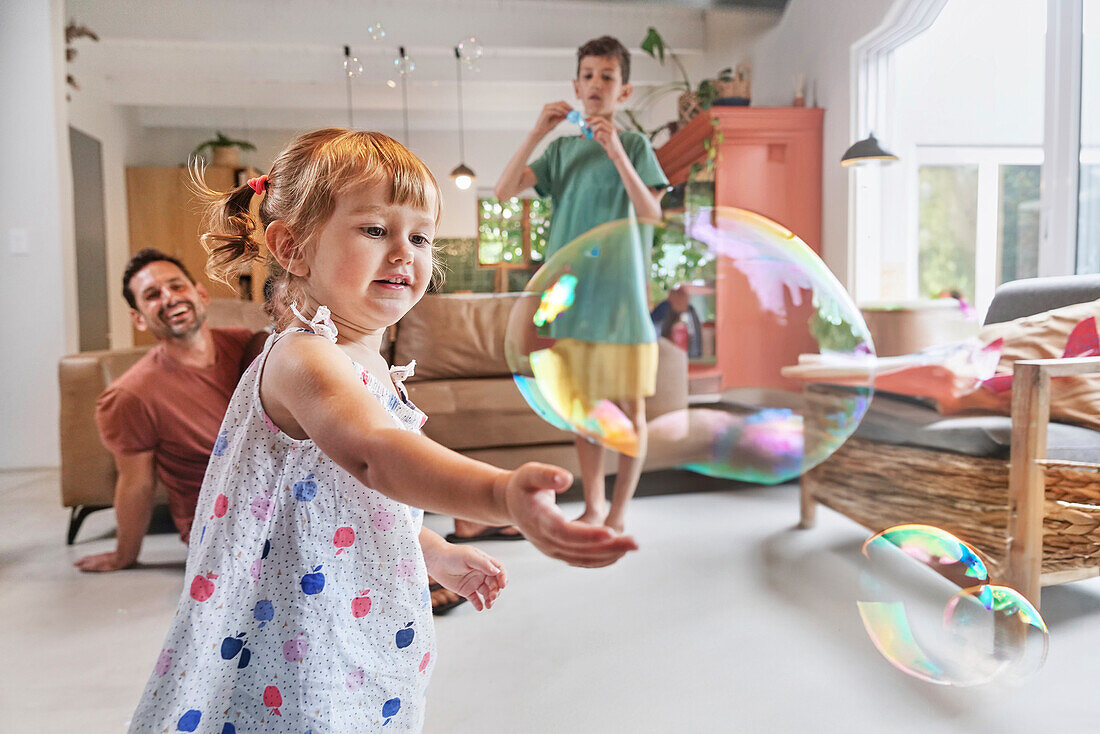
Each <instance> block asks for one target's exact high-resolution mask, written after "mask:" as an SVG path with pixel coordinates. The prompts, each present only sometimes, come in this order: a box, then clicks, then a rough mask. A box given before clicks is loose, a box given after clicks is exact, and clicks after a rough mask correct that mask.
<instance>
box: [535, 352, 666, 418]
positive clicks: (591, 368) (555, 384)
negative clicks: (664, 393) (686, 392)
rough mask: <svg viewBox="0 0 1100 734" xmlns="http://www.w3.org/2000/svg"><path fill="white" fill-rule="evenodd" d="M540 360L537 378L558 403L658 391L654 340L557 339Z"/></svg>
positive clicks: (632, 396) (615, 398)
mask: <svg viewBox="0 0 1100 734" xmlns="http://www.w3.org/2000/svg"><path fill="white" fill-rule="evenodd" d="M548 351H549V353H550V354H549V355H546V357H549V359H547V358H544V359H543V360H541V363H540V367H542V369H540V370H539V375H538V381H539V384H540V387H541V388H542V389H543V390H544V391H550V392H554V393H555V397H556V398H557V400H558V401H560V402H559V404H560V405H571V404H573V402H574V401H579V402H580V403H581V404H582V405H586V406H592V405H595V404H596V403H597V402H599V401H600V400H611V401H618V400H630V399H638V398H645V397H648V396H650V395H653V394H654V393H655V392H657V342H648V343H646V344H610V343H607V342H586V341H581V340H579V339H558V340H557V341H556V342H555V343H554V345H553V346H552V347H550V349H549V350H548Z"/></svg>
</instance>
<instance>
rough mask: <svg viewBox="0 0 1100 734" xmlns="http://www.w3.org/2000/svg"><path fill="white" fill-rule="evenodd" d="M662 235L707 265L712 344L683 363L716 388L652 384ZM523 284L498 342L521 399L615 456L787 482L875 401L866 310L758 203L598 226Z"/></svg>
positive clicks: (669, 245) (825, 452)
mask: <svg viewBox="0 0 1100 734" xmlns="http://www.w3.org/2000/svg"><path fill="white" fill-rule="evenodd" d="M655 240H656V241H658V242H660V243H662V250H661V252H662V256H664V257H667V256H668V254H669V252H672V253H673V254H675V253H676V252H680V251H682V252H684V253H685V255H684V256H683V257H685V258H686V257H687V255H686V253H691V256H692V257H693V258H694V259H695V261H696V262H699V263H703V264H704V265H708V264H709V267H710V269H711V270H712V271H713V280H712V281H711V284H712V286H713V287H712V288H710V289H709V290H710V291H711V292H713V293H714V304H713V305H714V312H715V319H714V323H713V343H714V354H713V355H712V356H710V357H706V356H704V357H703V358H701V359H696V360H694V361H693V363H692V367H691V371H692V374H693V375H703V376H705V377H706V378H707V379H710V380H712V381H713V383H714V388H713V390H710V391H708V392H707V393H706V394H699V392H698V391H694V394H692V395H690V396H689V397H688V398H687V399H686V400H685V399H683V395H684V394H685V393H687V388H688V386H687V385H669V384H658V383H657V381H656V379H655V375H656V364H657V354H658V349H657V338H658V328H660V327H662V326H663V327H664V329H665V331H666V332H667V331H668V320H667V318H666V319H665V320H660V319H658V321H657V322H655V321H654V320H652V319H651V316H650V305H651V304H650V299H649V292H650V289H651V288H650V283H649V273H650V262H649V254H648V253H649V252H650V246H651V243H652V242H653V241H655ZM677 247H680V248H681V250H677V249H676V248H677ZM526 294H527V297H525V298H521V299H520V300H519V302H518V303H517V305H516V307H515V309H514V311H513V312H512V316H511V320H510V323H509V328H508V334H507V338H506V342H505V352H506V356H507V359H508V363H509V366H510V368H511V370H512V372H513V374H514V376H515V379H516V384H517V385H518V386H519V388H520V391H521V392H522V393H523V395H524V397H525V398H526V399H527V402H528V403H529V404H530V405H531V407H532V408H533V409H534V410H535V411H536V412H537V413H538V414H539V415H540V416H542V417H543V418H544V419H545V420H547V421H549V422H550V423H552V424H554V425H556V426H558V427H560V428H563V429H566V430H571V431H573V432H575V433H577V434H579V435H582V436H585V437H586V438H588V439H590V440H592V441H596V442H598V443H601V444H603V445H604V446H606V447H608V448H611V449H614V450H616V451H619V452H621V453H624V454H629V455H636V454H637V453H639V451H641V450H643V449H646V448H647V450H648V454H649V455H650V456H651V457H652V458H653V459H654V461H655V463H659V464H661V465H663V466H669V465H679V466H684V467H686V468H688V469H691V470H693V471H697V472H700V473H703V474H708V475H711V476H717V477H724V478H730V479H738V480H744V481H753V482H761V483H767V484H775V483H780V482H785V481H788V480H790V479H792V478H794V477H797V476H799V475H800V474H801V473H802V472H804V471H806V470H808V469H810V468H812V467H813V466H815V465H817V464H819V463H820V462H822V461H824V460H825V459H826V458H828V457H829V456H830V455H831V454H832V453H833V452H834V451H835V450H836V449H837V448H839V447H840V445H841V444H842V443H843V442H844V441H845V440H846V439H847V438H848V436H850V435H851V434H852V433H853V432H854V431H855V429H856V427H857V426H858V425H859V422H860V420H861V419H862V417H863V414H864V413H865V412H866V410H867V405H868V403H869V401H870V398H871V387H870V380H869V379H868V377H867V375H868V359H869V358H871V357H873V354H874V349H873V346H872V344H871V339H870V335H869V333H868V331H867V327H866V325H865V324H864V322H863V318H862V316H861V315H860V312H859V310H858V309H857V308H856V307H855V304H854V303H853V302H852V300H851V298H850V297H849V296H848V293H847V292H846V291H845V290H844V288H843V286H841V285H840V283H839V281H837V279H836V278H835V277H834V276H833V274H832V273H831V272H830V271H829V269H828V268H827V267H826V266H825V264H824V263H823V262H822V261H821V260H820V259H819V258H818V257H817V255H816V254H815V253H814V252H813V251H812V250H811V249H810V248H809V247H808V246H807V245H806V244H805V243H804V242H802V240H800V239H799V238H798V237H797V236H795V235H794V234H793V233H792V232H790V231H789V230H787V229H785V228H783V227H782V226H780V225H778V224H776V223H775V222H772V221H771V220H769V219H766V218H764V217H762V216H760V215H757V214H754V213H752V212H748V211H745V210H741V209H730V208H719V209H713V210H711V209H702V210H698V211H696V212H694V213H693V214H692V216H690V217H688V218H686V220H685V223H684V224H682V225H681V224H674V223H670V222H660V223H645V222H638V221H634V220H621V221H616V222H610V223H608V224H605V225H601V226H599V227H596V228H595V229H593V230H591V231H589V232H587V233H585V234H584V235H582V236H581V237H578V238H577V239H576V240H574V241H573V242H571V243H569V244H568V245H566V246H565V247H563V248H562V249H561V250H559V251H558V252H557V253H555V254H554V255H553V256H552V257H551V258H550V259H549V260H548V261H547V262H546V264H545V265H544V266H543V267H542V268H541V269H540V270H539V271H538V273H536V274H535V276H534V277H533V278H532V279H531V282H530V283H529V284H528V286H527V289H526ZM679 312H680V310H679V309H676V310H673V312H672V313H673V314H674V315H675V314H677V313H679ZM684 313H686V312H684ZM683 319H684V322H685V323H684V328H687V327H688V325H689V324H691V322H688V321H687V317H686V316H684V317H683ZM673 326H674V327H675V326H676V325H675V324H674V325H673ZM708 327H709V324H707V323H704V324H703V328H704V329H706V328H708ZM692 328H695V329H698V325H697V324H695V325H692ZM708 336H709V334H708ZM696 384H698V383H696ZM677 391H679V395H680V400H679V404H678V405H676V406H675V408H674V409H672V410H668V404H669V403H670V402H673V403H675V402H676V400H675V396H676V394H677ZM654 392H656V393H657V394H656V396H655V397H653V398H651V400H650V402H651V403H652V404H656V405H659V406H662V407H660V408H658V409H656V410H654V409H652V408H650V409H648V410H649V414H648V415H647V416H646V417H647V419H648V420H647V421H646V426H647V428H643V427H642V425H641V423H640V421H639V420H637V416H638V415H639V414H640V411H639V405H640V403H641V400H642V398H644V397H646V396H651V395H653V394H654ZM669 395H672V396H673V399H672V400H671V401H670V400H669ZM647 436H648V447H647V446H646V442H647Z"/></svg>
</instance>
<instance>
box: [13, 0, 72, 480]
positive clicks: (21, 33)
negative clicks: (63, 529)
mask: <svg viewBox="0 0 1100 734" xmlns="http://www.w3.org/2000/svg"><path fill="white" fill-rule="evenodd" d="M62 33H63V19H62V12H61V3H60V0H52V1H44V0H43V1H38V2H4V3H0V99H2V100H4V102H3V104H0V160H2V161H3V163H4V165H3V173H2V174H0V181H2V182H3V183H2V184H0V223H2V224H0V345H2V353H3V356H2V357H0V373H2V374H3V375H4V379H3V380H2V381H0V415H2V416H3V417H4V429H5V430H4V432H3V436H2V437H0V467H4V468H17V467H34V466H46V465H56V464H57V463H58V460H59V451H58V425H57V416H58V388H57V361H58V359H59V358H60V357H61V356H62V355H63V354H65V353H66V352H67V351H73V350H75V348H76V344H77V329H76V279H75V276H74V272H73V260H74V259H75V258H74V251H75V249H74V248H75V243H74V242H75V235H74V234H73V226H72V220H73V204H72V183H71V178H72V172H71V165H70V163H69V142H68V138H69V136H68V130H67V128H66V126H65V124H64V122H63V120H64V111H63V109H64V104H65V99H64V93H63V92H62V88H63V85H62V83H59V82H61V81H62V80H63V79H64V69H63V62H62V54H63V48H62V43H61V39H62ZM13 231H23V232H25V233H26V234H27V245H28V247H27V252H26V254H15V253H13V252H12V247H11V239H10V238H11V233H12V232H13Z"/></svg>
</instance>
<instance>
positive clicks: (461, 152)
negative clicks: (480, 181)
mask: <svg viewBox="0 0 1100 734" xmlns="http://www.w3.org/2000/svg"><path fill="white" fill-rule="evenodd" d="M455 72H456V74H457V75H458V76H457V78H458V165H457V166H455V169H454V170H453V171H451V180H452V181H454V182H455V186H457V187H458V188H459V189H461V190H462V191H465V190H466V189H468V188H470V186H471V185H472V184H473V183H474V179H476V178H477V174H475V173H474V169H472V168H470V167H469V166H467V165H466V134H465V130H464V129H463V128H464V125H463V122H462V54H461V52H460V51H459V49H458V46H455Z"/></svg>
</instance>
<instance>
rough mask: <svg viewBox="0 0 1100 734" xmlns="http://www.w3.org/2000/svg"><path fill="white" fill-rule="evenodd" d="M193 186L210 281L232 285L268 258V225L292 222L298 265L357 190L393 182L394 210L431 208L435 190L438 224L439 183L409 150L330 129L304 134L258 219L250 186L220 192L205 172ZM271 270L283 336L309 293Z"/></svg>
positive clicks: (273, 308) (281, 162) (278, 162)
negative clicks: (264, 242)
mask: <svg viewBox="0 0 1100 734" xmlns="http://www.w3.org/2000/svg"><path fill="white" fill-rule="evenodd" d="M191 179H192V183H193V189H194V191H195V194H196V195H197V196H198V197H199V199H200V200H201V201H202V202H203V204H204V206H205V210H206V216H205V218H204V221H203V225H204V226H203V229H204V231H205V234H203V235H202V238H201V239H202V245H203V247H204V248H206V252H207V253H208V257H207V261H206V274H207V275H209V276H210V277H211V278H212V279H215V280H221V281H223V282H225V283H228V284H229V285H230V286H234V285H235V283H234V281H235V280H236V279H237V278H238V277H239V276H240V275H242V274H246V273H250V272H251V264H252V261H253V260H255V259H257V258H258V257H260V255H261V249H260V244H259V242H257V239H256V238H257V237H258V236H259V237H262V235H263V232H264V231H265V230H266V229H267V226H268V225H269V224H271V223H272V222H274V221H275V220H282V221H283V222H286V225H287V227H289V228H290V231H291V232H292V233H293V234H294V235H295V252H293V253H289V254H290V257H291V258H292V259H296V258H299V257H301V256H303V255H304V254H305V252H306V248H308V247H311V246H313V245H314V244H315V243H314V234H315V233H316V232H317V231H318V230H319V229H320V228H321V227H322V226H323V225H324V223H325V222H326V221H327V220H328V218H329V217H330V216H331V215H332V212H333V209H334V208H335V206H336V197H337V196H339V195H340V194H342V193H344V192H345V191H347V190H348V189H350V188H352V187H355V186H361V185H370V184H377V183H380V182H381V183H388V184H389V187H390V190H389V196H390V203H392V204H398V205H403V206H404V205H408V206H414V207H417V208H420V209H428V208H429V197H428V190H429V188H430V189H433V190H434V192H435V202H434V208H435V211H434V212H433V215H434V217H435V221H436V224H437V225H438V224H439V217H440V211H441V209H440V199H441V196H440V190H439V184H438V183H437V182H436V180H435V176H433V175H432V172H431V171H429V170H428V167H427V166H426V165H424V162H423V161H421V160H420V159H419V158H417V157H416V156H415V155H413V154H412V153H411V152H410V151H409V149H408V148H406V147H405V146H403V145H401V144H400V143H398V142H397V141H396V140H394V139H393V138H391V137H389V136H387V135H383V134H382V133H378V132H361V131H357V130H344V129H341V128H326V129H324V130H314V131H313V132H309V133H305V134H304V135H300V136H299V137H298V138H296V139H295V140H294V141H293V142H292V143H291V144H290V145H289V146H287V148H286V150H284V151H283V152H282V153H280V154H279V155H278V157H276V159H275V162H274V163H272V164H271V171H270V172H269V173H268V174H267V183H266V188H265V190H264V193H263V198H262V199H261V200H260V204H259V207H257V208H256V214H253V213H252V201H253V197H254V196H256V195H257V194H256V192H255V191H254V190H253V189H252V187H251V186H249V185H248V184H247V183H246V184H242V185H241V186H238V187H237V188H235V189H233V190H231V191H228V192H220V191H214V190H213V189H211V188H210V187H208V186H207V185H206V182H205V179H204V175H203V170H202V168H201V167H193V168H192V172H191ZM257 215H258V220H257ZM268 266H269V269H270V270H271V272H272V278H273V280H272V282H271V283H270V288H269V289H267V290H269V292H270V293H271V296H270V297H269V298H268V301H267V305H266V306H265V308H266V310H267V312H268V314H269V315H270V316H271V317H272V319H273V320H274V321H275V324H276V326H277V327H278V328H280V329H281V328H285V327H286V326H287V325H288V324H289V323H290V321H291V318H292V314H291V313H290V304H291V303H292V302H293V301H298V302H301V301H302V300H303V295H304V291H303V289H302V283H301V278H300V277H299V276H296V275H293V274H291V273H289V272H287V271H285V270H283V269H282V268H281V267H279V266H278V264H277V263H275V262H274V258H269V261H268Z"/></svg>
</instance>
